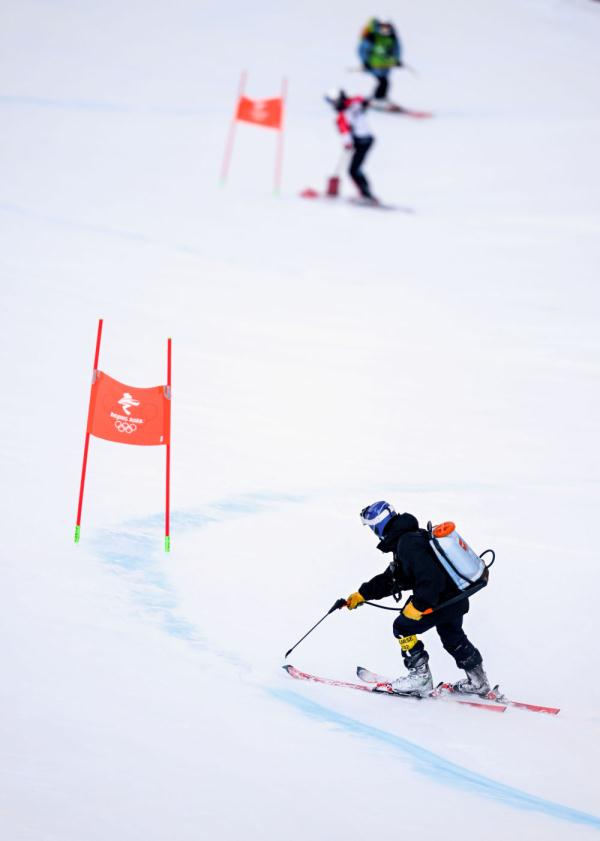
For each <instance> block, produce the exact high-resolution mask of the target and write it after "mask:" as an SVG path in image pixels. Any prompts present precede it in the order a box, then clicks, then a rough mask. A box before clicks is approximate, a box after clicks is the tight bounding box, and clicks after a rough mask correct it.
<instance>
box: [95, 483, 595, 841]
mask: <svg viewBox="0 0 600 841" xmlns="http://www.w3.org/2000/svg"><path fill="white" fill-rule="evenodd" d="M303 499H304V498H303V497H300V496H294V495H291V494H277V495H274V494H259V493H257V494H245V495H241V496H236V497H231V498H229V499H224V500H221V501H218V502H216V503H214V504H213V505H211V506H209V507H208V508H205V509H203V511H202V512H200V511H179V512H174V514H173V517H172V523H173V525H174V526H176V527H177V529H178V531H180V532H181V531H184V530H189V529H197V528H203V527H204V526H206V525H208V524H210V523H215V522H225V521H227V520H228V519H230V518H232V517H237V516H244V515H251V514H256V513H259V512H261V511H264V510H265V509H267V508H270V507H272V506H274V505H277V504H282V503H283V504H285V503H294V502H296V503H297V502H302V501H303ZM163 518H164V515H163V514H156V515H153V516H151V517H146V518H142V519H135V520H129V521H127V522H125V523H123V524H122V525H121V526H120V527H119V529H118V530H112V529H104V530H102V531H96V533H95V534H94V537H93V538H92V542H93V547H94V551H95V552H96V553H97V554H98V556H99V557H100V558H101V560H102V561H103V563H105V564H107V565H109V566H110V567H111V568H112V569H113V570H114V571H116V572H117V573H118V574H119V575H121V576H123V577H124V578H126V580H127V583H128V584H129V586H130V589H131V593H132V599H133V601H134V602H135V603H136V604H138V605H140V606H141V607H142V608H143V609H144V611H145V612H146V613H148V614H150V615H151V616H153V617H154V619H155V620H156V621H157V622H158V624H159V625H160V626H161V627H162V629H163V630H164V631H165V632H166V633H167V634H170V635H171V636H174V637H177V638H179V639H181V640H183V641H185V642H187V643H190V644H192V645H194V646H196V647H198V648H200V649H202V650H204V651H207V652H210V653H211V654H213V655H216V656H218V657H219V658H220V659H223V660H226V661H227V662H229V663H231V664H232V665H235V666H237V667H240V666H243V667H244V669H245V670H248V672H249V671H250V664H248V663H245V662H243V661H242V660H241V658H240V657H238V656H237V655H236V654H235V653H233V652H230V651H224V650H220V649H216V648H215V647H214V646H213V645H209V644H208V643H207V642H206V640H205V639H204V637H203V635H202V633H201V631H200V630H199V629H198V628H197V627H196V626H195V625H193V624H192V623H191V622H189V621H188V620H186V619H182V618H181V617H180V616H178V603H177V597H176V595H175V593H174V591H173V588H172V587H171V586H170V584H169V580H168V574H167V569H166V567H165V565H164V563H163V561H164V558H162V555H161V554H160V552H159V550H158V548H157V547H158V546H159V545H160V541H161V530H162V526H163V524H164V519H163ZM262 688H263V689H265V691H266V692H267V694H268V696H269V697H270V698H272V699H274V700H276V701H278V702H280V703H284V704H287V705H288V706H291V707H293V708H294V709H296V710H297V711H298V712H300V713H302V714H303V715H306V716H308V717H310V718H312V719H314V720H316V721H319V722H321V723H325V724H333V725H335V726H336V727H338V728H339V729H340V730H343V731H345V732H347V733H349V734H352V735H354V736H359V737H360V738H364V739H368V740H371V741H374V742H378V743H380V744H384V745H386V746H387V747H388V748H390V749H391V750H393V751H395V752H396V753H399V754H401V755H402V756H403V757H405V758H409V759H411V760H413V765H414V769H415V771H417V772H418V773H420V774H424V775H425V776H427V777H429V778H430V779H432V780H434V781H435V782H438V783H443V784H446V785H449V786H453V787H457V788H460V789H462V790H464V791H468V792H470V793H472V794H477V795H480V796H482V797H488V798H491V799H492V800H495V801H498V802H500V803H502V804H504V805H506V806H511V807H513V808H515V809H523V810H526V811H532V812H538V813H540V814H543V815H546V816H548V817H551V818H555V819H558V820H563V821H567V822H569V823H573V824H579V825H583V826H588V827H592V828H594V829H599V830H600V817H597V816H595V815H592V814H589V813H587V812H581V811H579V810H577V809H572V808H570V807H569V806H564V805H562V804H561V803H557V802H555V801H552V800H545V799H544V798H541V797H537V796H536V795H533V794H529V793H528V792H526V791H523V790H522V789H518V788H513V787H512V786H509V785H506V784H505V783H500V782H498V781H496V780H494V779H492V778H491V777H486V776H485V775H484V774H479V773H477V772H475V771H471V770H469V769H468V768H466V767H464V766H462V765H458V764H457V763H455V762H452V761H450V760H448V759H445V758H444V757H443V756H440V755H439V754H437V753H434V752H433V751H430V750H428V749H427V748H423V747H421V746H420V745H418V744H416V743H414V742H411V741H409V740H408V739H404V738H403V737H401V736H398V735H396V734H395V733H390V732H389V731H387V730H381V729H379V728H377V727H373V726H372V725H370V724H365V723H364V722H361V721H358V720H357V719H354V718H350V717H349V716H346V715H344V714H342V713H339V712H337V711H336V710H335V709H332V708H331V707H326V706H323V705H321V704H318V703H316V702H315V701H312V700H310V699H308V698H306V697H304V696H303V695H301V694H299V693H297V692H294V691H293V690H288V689H280V688H274V687H265V686H263V687H262Z"/></svg>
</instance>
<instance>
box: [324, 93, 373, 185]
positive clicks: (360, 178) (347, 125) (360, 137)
mask: <svg viewBox="0 0 600 841" xmlns="http://www.w3.org/2000/svg"><path fill="white" fill-rule="evenodd" d="M325 101H326V102H328V103H329V104H330V105H331V106H332V107H333V108H334V109H335V110H336V111H337V114H338V116H337V120H336V125H337V127H338V130H339V132H340V134H341V135H342V136H343V138H344V148H345V149H348V150H353V155H352V158H351V160H350V167H349V169H348V172H349V175H350V178H351V179H352V180H353V181H354V183H355V184H356V186H357V187H358V191H359V193H360V194H361V196H362V197H363V198H364V199H367V200H368V201H372V202H376V201H377V199H376V198H375V196H374V195H373V194H372V193H371V188H370V187H369V182H368V181H367V179H366V177H365V175H364V173H363V171H362V165H363V163H364V161H365V158H366V156H367V154H368V152H369V149H370V148H371V146H372V145H373V143H374V142H375V138H374V137H373V135H372V134H371V131H370V129H369V125H368V123H367V118H366V114H365V112H366V110H367V108H368V107H369V105H370V101H369V100H368V99H366V98H365V97H362V96H347V95H346V94H345V93H344V91H342V90H340V91H338V90H335V91H330V92H329V93H328V94H327V96H326V97H325Z"/></svg>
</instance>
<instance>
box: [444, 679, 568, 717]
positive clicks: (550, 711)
mask: <svg viewBox="0 0 600 841" xmlns="http://www.w3.org/2000/svg"><path fill="white" fill-rule="evenodd" d="M437 689H439V690H440V691H441V692H442V693H447V694H449V695H459V696H460V692H456V691H455V690H454V687H453V686H452V684H451V683H440V684H439V685H438V687H437ZM485 699H487V700H489V701H492V702H495V703H499V704H506V706H507V707H514V708H515V709H518V710H529V712H532V713H546V714H547V715H558V714H559V712H560V707H546V706H544V705H543V704H527V703H525V701H512V700H511V699H510V698H507V697H506V695H504V694H503V693H502V692H500V687H499V686H498V685H497V684H496V686H494V688H493V689H490V691H489V692H488V693H487V695H486V696H485Z"/></svg>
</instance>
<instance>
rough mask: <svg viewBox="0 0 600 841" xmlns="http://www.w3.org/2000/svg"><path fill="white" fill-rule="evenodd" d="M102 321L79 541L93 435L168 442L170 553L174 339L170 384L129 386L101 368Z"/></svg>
mask: <svg viewBox="0 0 600 841" xmlns="http://www.w3.org/2000/svg"><path fill="white" fill-rule="evenodd" d="M102 324H103V321H102V319H100V320H99V322H98V335H97V337H96V353H95V355H94V367H93V377H92V388H91V391H90V404H89V409H88V419H87V426H86V430H85V443H84V447H83V465H82V467H81V482H80V485H79V502H78V505H77V520H76V523H75V543H79V538H80V533H81V511H82V508H83V490H84V486H85V474H86V470H87V460H88V451H89V446H90V435H95V436H96V438H104V439H106V440H107V441H115V442H116V443H117V444H137V445H141V446H146V447H148V446H156V445H161V444H164V445H165V450H166V496H165V551H166V552H169V551H170V550H171V527H170V516H171V502H170V498H171V339H167V383H166V385H157V386H154V388H137V387H135V386H131V385H125V384H124V383H121V382H119V381H118V380H115V379H113V378H112V377H109V376H108V374H105V373H104V371H100V370H99V369H98V359H99V356H100V341H101V338H102Z"/></svg>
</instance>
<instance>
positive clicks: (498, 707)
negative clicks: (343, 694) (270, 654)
mask: <svg viewBox="0 0 600 841" xmlns="http://www.w3.org/2000/svg"><path fill="white" fill-rule="evenodd" d="M282 668H283V669H285V671H286V672H287V673H288V675H290V677H293V678H295V679H296V680H307V681H312V682H313V683H324V684H325V685H326V686H341V687H344V688H345V689H356V690H358V691H359V692H371V693H372V694H376V695H392V696H393V697H395V698H412V699H413V700H417V701H420V700H436V699H438V698H440V699H447V700H448V701H453V702H454V703H457V704H464V705H466V706H469V707H477V708H478V709H483V710H491V711H492V712H504V710H505V709H506V706H505V705H504V704H489V703H487V704H486V703H478V702H476V701H466V700H463V699H462V698H451V697H450V696H444V695H442V694H440V695H438V694H436V691H435V690H434V691H433V692H432V693H431V694H430V695H427V696H425V698H420V697H419V696H418V695H402V694H401V693H400V692H394V690H393V689H392V687H391V685H390V682H389V680H387V679H385V678H384V679H383V680H382V681H366V682H365V683H351V682H349V681H347V680H336V679H334V678H327V677H319V676H318V675H311V674H308V673H307V672H301V671H300V669H297V668H296V667H295V666H292V665H290V664H286V665H285V666H283V667H282ZM359 668H360V667H359ZM362 671H363V672H365V673H367V672H368V670H367V669H363V670H362ZM368 674H371V675H372V674H373V672H368Z"/></svg>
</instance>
